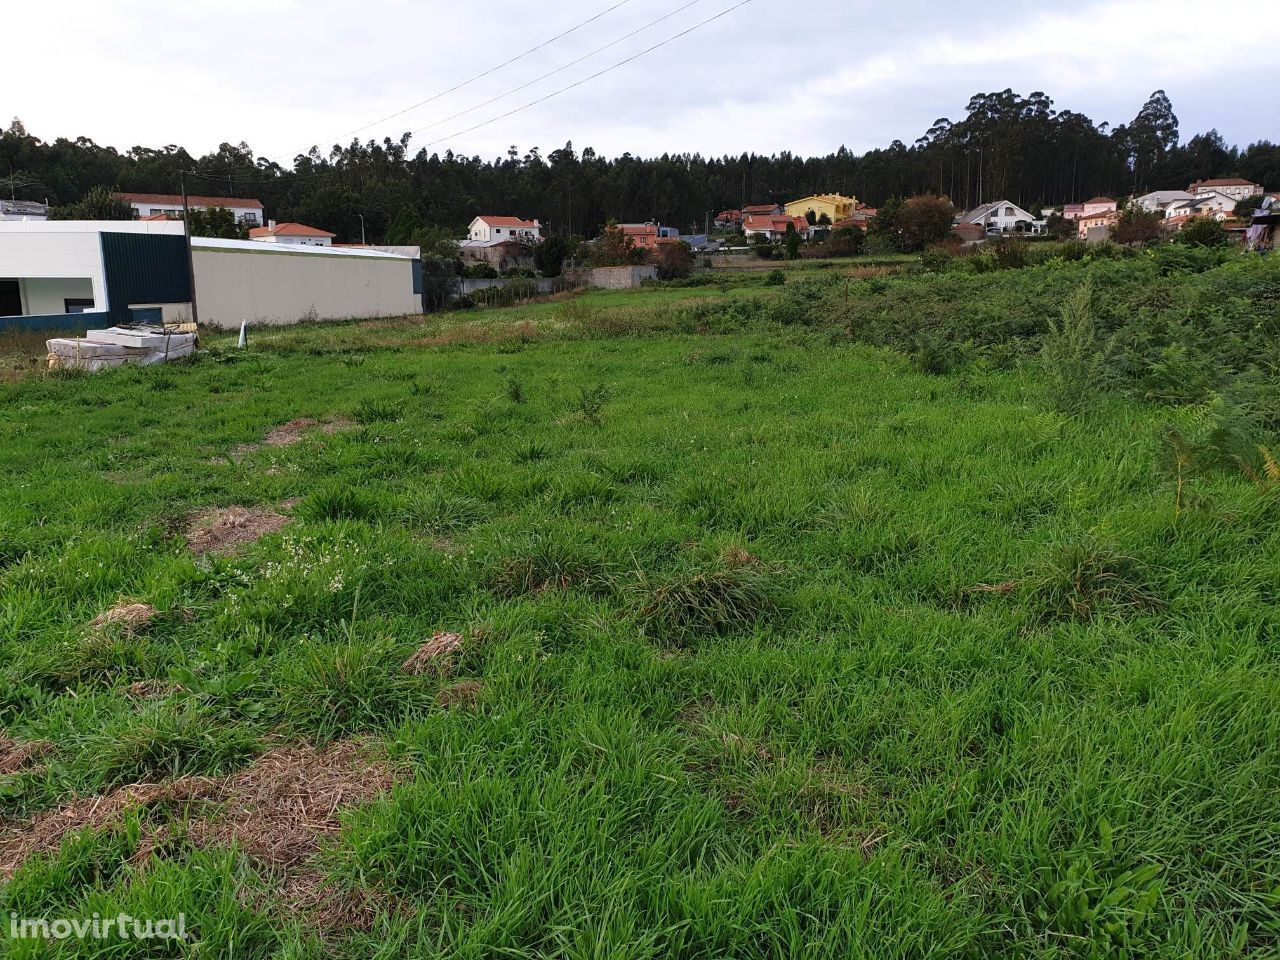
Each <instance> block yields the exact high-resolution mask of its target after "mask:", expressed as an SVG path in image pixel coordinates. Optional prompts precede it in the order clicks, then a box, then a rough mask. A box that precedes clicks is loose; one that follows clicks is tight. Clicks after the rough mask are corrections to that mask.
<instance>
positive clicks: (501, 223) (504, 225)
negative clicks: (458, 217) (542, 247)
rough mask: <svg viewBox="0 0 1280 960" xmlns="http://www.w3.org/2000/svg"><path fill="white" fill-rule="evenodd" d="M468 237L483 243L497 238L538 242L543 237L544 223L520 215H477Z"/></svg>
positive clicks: (521, 241) (468, 231)
mask: <svg viewBox="0 0 1280 960" xmlns="http://www.w3.org/2000/svg"><path fill="white" fill-rule="evenodd" d="M467 239H468V240H478V241H481V242H483V243H489V242H490V241H495V240H497V241H514V242H516V243H538V242H539V241H540V240H541V239H542V224H541V223H539V222H538V221H537V220H521V219H520V218H519V217H490V216H483V217H476V218H475V219H474V220H472V221H471V226H470V227H468V228H467Z"/></svg>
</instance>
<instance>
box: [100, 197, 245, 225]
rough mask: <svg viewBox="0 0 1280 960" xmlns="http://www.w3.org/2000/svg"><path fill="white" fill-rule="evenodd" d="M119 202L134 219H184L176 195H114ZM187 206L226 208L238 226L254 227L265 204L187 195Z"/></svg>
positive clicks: (179, 198) (202, 208)
mask: <svg viewBox="0 0 1280 960" xmlns="http://www.w3.org/2000/svg"><path fill="white" fill-rule="evenodd" d="M112 196H113V197H115V198H116V199H117V200H123V201H124V202H125V203H127V204H129V206H131V207H132V208H133V218H134V219H135V220H145V219H147V218H149V217H150V218H154V217H164V218H165V219H167V220H179V219H181V218H182V197H181V195H179V194H173V193H113V194H112ZM187 206H188V207H189V208H190V209H192V210H208V209H209V208H210V207H225V208H226V209H228V210H230V211H231V213H232V214H233V215H234V216H235V218H236V221H237V222H239V223H246V224H248V225H249V226H251V227H255V226H258V225H259V224H261V223H262V220H263V212H262V201H261V200H253V199H250V198H248V197H193V196H191V195H188V196H187Z"/></svg>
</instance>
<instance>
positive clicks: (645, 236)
mask: <svg viewBox="0 0 1280 960" xmlns="http://www.w3.org/2000/svg"><path fill="white" fill-rule="evenodd" d="M618 228H619V229H620V230H621V231H622V233H623V236H627V237H630V238H631V242H632V243H634V244H635V245H636V248H637V249H639V250H652V249H654V248H655V247H657V246H658V244H660V243H661V242H662V241H663V240H677V239H679V237H680V231H679V230H678V229H677V228H676V227H664V226H662V224H660V223H654V222H653V221H649V222H648V223H620V224H618Z"/></svg>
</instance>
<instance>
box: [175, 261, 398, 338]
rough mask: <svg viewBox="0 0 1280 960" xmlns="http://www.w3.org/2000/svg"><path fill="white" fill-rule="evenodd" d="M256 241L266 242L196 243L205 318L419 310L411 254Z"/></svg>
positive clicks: (295, 318) (225, 321) (224, 321)
mask: <svg viewBox="0 0 1280 960" xmlns="http://www.w3.org/2000/svg"><path fill="white" fill-rule="evenodd" d="M253 246H254V247H261V248H262V249H261V250H256V249H255V250H245V249H226V248H219V247H206V248H201V247H200V246H196V247H195V250H194V252H193V253H194V257H193V258H194V261H195V274H196V296H197V297H198V303H197V306H198V309H199V314H200V323H201V324H204V325H208V326H211V327H219V328H221V329H224V330H231V329H236V328H238V327H239V326H240V321H241V320H248V321H249V323H251V324H259V325H261V324H273V325H274V324H289V323H299V322H301V321H304V320H312V319H315V320H351V319H365V318H370V317H395V316H403V315H405V314H411V313H419V312H421V309H422V301H421V297H420V296H418V295H416V294H414V292H413V262H412V261H411V260H407V259H403V258H393V257H385V256H384V257H377V258H374V257H362V256H358V255H353V254H345V253H344V254H325V253H316V252H302V250H300V249H299V248H296V247H295V248H293V249H292V250H291V249H290V248H288V247H284V246H281V247H274V246H272V245H267V244H254V245H253ZM304 249H310V250H311V251H314V250H315V248H304Z"/></svg>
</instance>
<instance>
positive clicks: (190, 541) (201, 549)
mask: <svg viewBox="0 0 1280 960" xmlns="http://www.w3.org/2000/svg"><path fill="white" fill-rule="evenodd" d="M287 523H289V518H288V517H286V516H283V515H282V514H279V513H276V512H275V511H274V510H268V509H266V508H264V507H225V508H222V509H217V510H207V511H205V512H204V513H199V514H196V515H195V516H194V517H192V518H191V521H190V523H189V524H188V526H187V545H188V546H189V547H190V548H191V551H192V553H196V554H205V553H222V552H224V551H229V550H234V549H235V548H236V547H238V546H241V545H242V544H246V543H253V542H254V541H255V540H261V539H262V538H263V537H265V536H267V535H268V534H272V533H275V532H276V531H277V530H280V529H282V528H283V527H284V526H285V524H287Z"/></svg>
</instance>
